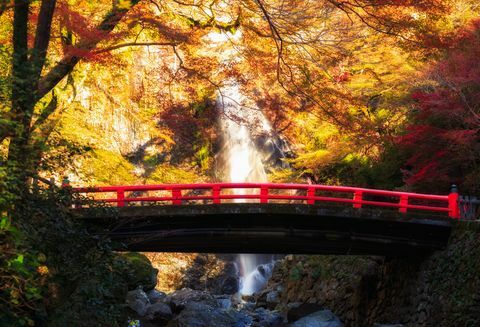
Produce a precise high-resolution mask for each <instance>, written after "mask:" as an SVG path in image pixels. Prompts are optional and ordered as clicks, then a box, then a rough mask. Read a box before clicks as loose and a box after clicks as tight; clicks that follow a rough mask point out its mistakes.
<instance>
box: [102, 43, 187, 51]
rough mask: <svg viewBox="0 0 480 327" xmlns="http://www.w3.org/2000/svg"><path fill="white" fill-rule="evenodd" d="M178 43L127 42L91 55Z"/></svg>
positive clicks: (175, 44)
mask: <svg viewBox="0 0 480 327" xmlns="http://www.w3.org/2000/svg"><path fill="white" fill-rule="evenodd" d="M177 45H179V43H174V42H129V43H121V44H116V45H113V46H111V47H108V48H103V49H98V50H95V51H94V52H93V53H104V52H108V51H112V50H116V49H120V48H125V47H134V46H172V47H174V46H177Z"/></svg>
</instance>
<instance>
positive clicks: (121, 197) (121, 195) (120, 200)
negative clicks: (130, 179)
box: [117, 188, 125, 207]
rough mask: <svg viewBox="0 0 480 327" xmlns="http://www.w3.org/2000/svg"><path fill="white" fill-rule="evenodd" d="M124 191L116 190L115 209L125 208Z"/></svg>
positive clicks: (121, 189)
mask: <svg viewBox="0 0 480 327" xmlns="http://www.w3.org/2000/svg"><path fill="white" fill-rule="evenodd" d="M124 199H125V190H124V189H123V188H119V189H118V190H117V200H118V201H117V207H124V206H125V201H124Z"/></svg>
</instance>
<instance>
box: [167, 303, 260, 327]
mask: <svg viewBox="0 0 480 327" xmlns="http://www.w3.org/2000/svg"><path fill="white" fill-rule="evenodd" d="M251 324H252V318H251V317H249V316H248V315H246V314H245V313H243V312H239V311H234V310H232V309H221V308H216V307H214V306H211V305H208V304H205V303H201V302H189V303H187V304H186V305H185V308H184V309H183V310H182V311H181V312H180V314H179V315H178V316H177V317H175V319H174V320H172V321H170V322H169V324H168V326H172V327H247V326H250V325H251Z"/></svg>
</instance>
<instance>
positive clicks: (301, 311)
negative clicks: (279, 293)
mask: <svg viewBox="0 0 480 327" xmlns="http://www.w3.org/2000/svg"><path fill="white" fill-rule="evenodd" d="M321 310H324V307H323V306H321V305H319V304H315V303H301V302H292V303H289V304H288V305H287V319H288V321H289V322H294V321H297V320H298V319H300V318H303V317H306V316H308V315H310V314H312V313H315V312H318V311H321Z"/></svg>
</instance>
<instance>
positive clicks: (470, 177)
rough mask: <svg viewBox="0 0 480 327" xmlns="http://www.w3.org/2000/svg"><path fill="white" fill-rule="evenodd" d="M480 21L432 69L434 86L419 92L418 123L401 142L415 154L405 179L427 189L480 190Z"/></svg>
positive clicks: (429, 74)
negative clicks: (459, 185) (450, 185)
mask: <svg viewBox="0 0 480 327" xmlns="http://www.w3.org/2000/svg"><path fill="white" fill-rule="evenodd" d="M479 57H480V20H476V21H474V22H472V23H471V25H470V26H469V27H468V28H466V29H464V30H461V31H460V32H459V33H458V36H457V37H456V38H454V39H452V41H451V44H450V46H449V47H448V48H447V49H446V50H445V54H444V56H443V58H442V59H441V60H439V61H437V62H436V63H435V64H434V65H432V67H431V68H430V69H429V70H428V72H427V77H428V78H430V79H431V84H430V85H429V87H426V88H424V89H422V90H418V91H416V92H414V93H413V95H412V97H413V99H414V100H415V101H416V104H415V109H416V113H415V114H414V117H413V118H412V119H413V122H412V123H411V124H410V126H408V127H407V133H406V135H404V136H402V137H401V138H400V139H399V143H400V144H401V145H402V146H403V147H405V148H407V149H408V150H409V152H410V154H411V156H410V158H409V159H408V161H407V162H406V169H405V179H406V182H407V183H408V184H411V185H417V187H418V188H421V189H445V187H446V186H447V185H449V184H452V183H457V184H461V186H462V188H461V189H462V191H463V192H468V191H470V192H478V191H479V190H480V187H479V182H480V169H479V167H478V165H479V163H480V156H479V153H480V143H479V141H480V139H479V128H480V66H479V65H478V58H479Z"/></svg>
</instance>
